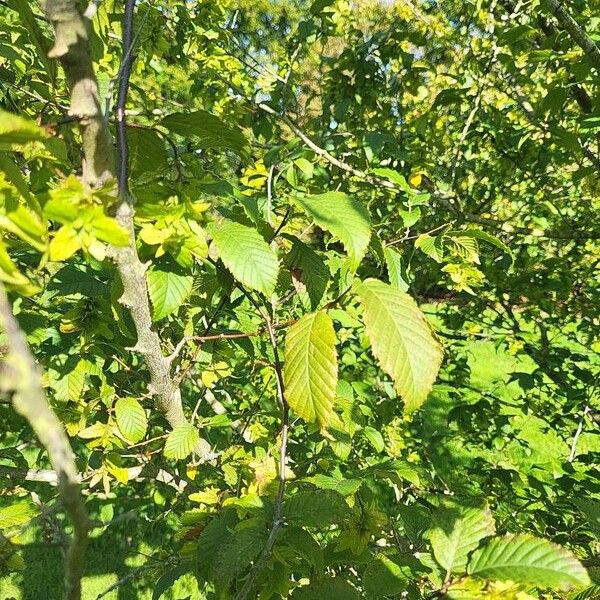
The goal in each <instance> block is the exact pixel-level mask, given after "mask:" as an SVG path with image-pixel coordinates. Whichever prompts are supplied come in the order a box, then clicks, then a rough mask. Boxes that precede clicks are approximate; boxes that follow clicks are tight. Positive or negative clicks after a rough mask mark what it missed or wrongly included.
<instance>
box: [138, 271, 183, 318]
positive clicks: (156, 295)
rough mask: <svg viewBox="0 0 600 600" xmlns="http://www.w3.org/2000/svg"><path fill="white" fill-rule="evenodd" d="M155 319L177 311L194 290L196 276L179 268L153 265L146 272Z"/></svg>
mask: <svg viewBox="0 0 600 600" xmlns="http://www.w3.org/2000/svg"><path fill="white" fill-rule="evenodd" d="M146 278H147V280H148V294H149V295H150V300H151V302H152V310H153V315H152V316H153V319H154V321H160V320H161V319H164V318H165V317H166V316H167V315H170V314H171V313H173V312H175V311H176V310H177V309H178V308H179V307H180V306H181V305H182V304H183V303H184V302H185V301H186V299H187V298H188V296H189V295H190V293H191V292H192V286H193V284H194V278H193V277H192V276H191V275H186V274H184V273H182V272H181V271H179V270H163V269H161V268H159V267H152V268H151V269H149V270H148V271H147V273H146Z"/></svg>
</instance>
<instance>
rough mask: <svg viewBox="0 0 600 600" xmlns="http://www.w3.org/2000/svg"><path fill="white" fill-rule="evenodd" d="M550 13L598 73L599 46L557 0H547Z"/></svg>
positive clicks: (599, 71)
mask: <svg viewBox="0 0 600 600" xmlns="http://www.w3.org/2000/svg"><path fill="white" fill-rule="evenodd" d="M548 5H549V6H550V8H551V10H552V14H553V15H554V17H555V18H556V20H557V21H558V22H559V24H560V26H561V27H562V28H563V29H564V30H565V31H566V32H567V33H568V34H569V35H570V36H571V38H572V40H573V41H574V42H575V43H576V44H577V45H578V46H579V47H580V48H581V49H582V50H583V52H584V53H585V55H586V56H587V57H588V58H589V59H590V60H591V61H592V64H593V65H594V68H595V69H596V71H597V72H598V73H600V48H598V46H597V45H596V43H595V42H594V41H593V40H592V39H591V38H590V37H588V35H587V34H586V32H585V30H584V29H583V28H582V27H581V26H580V25H579V23H577V21H576V20H575V19H574V18H573V17H572V16H571V15H570V14H569V13H568V12H567V10H566V9H565V7H564V6H563V5H562V4H561V3H560V2H559V0H548Z"/></svg>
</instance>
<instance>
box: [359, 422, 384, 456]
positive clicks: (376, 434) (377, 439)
mask: <svg viewBox="0 0 600 600" xmlns="http://www.w3.org/2000/svg"><path fill="white" fill-rule="evenodd" d="M363 433H364V434H365V437H366V438H367V439H368V440H369V442H370V443H371V446H373V448H375V451H376V452H383V449H384V448H385V443H384V441H383V436H382V435H381V432H380V431H377V429H375V428H374V427H369V426H367V427H365V428H364V430H363Z"/></svg>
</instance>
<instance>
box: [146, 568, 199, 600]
mask: <svg viewBox="0 0 600 600" xmlns="http://www.w3.org/2000/svg"><path fill="white" fill-rule="evenodd" d="M189 570H190V566H189V565H188V564H185V563H184V564H181V565H177V566H176V567H174V568H172V569H169V570H168V571H167V572H166V573H163V574H162V575H161V576H160V577H159V578H158V581H157V582H156V584H155V585H154V590H153V591H152V600H160V598H162V597H163V594H164V593H165V592H166V591H168V590H170V589H171V588H172V587H173V585H174V584H175V582H176V581H177V580H178V579H179V578H180V577H182V576H183V575H185V574H186V573H188V572H189Z"/></svg>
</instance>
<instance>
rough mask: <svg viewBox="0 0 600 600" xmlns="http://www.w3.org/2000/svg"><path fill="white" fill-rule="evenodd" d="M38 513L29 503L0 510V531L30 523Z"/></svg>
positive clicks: (18, 503) (19, 503)
mask: <svg viewBox="0 0 600 600" xmlns="http://www.w3.org/2000/svg"><path fill="white" fill-rule="evenodd" d="M37 513H38V510H37V508H36V507H35V506H34V505H33V504H32V503H31V502H17V503H16V504H12V505H11V506H6V507H4V508H0V531H3V530H7V529H12V528H13V527H18V526H19V525H24V524H25V523H27V522H29V521H31V519H33V517H35V515H36V514H37Z"/></svg>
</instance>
